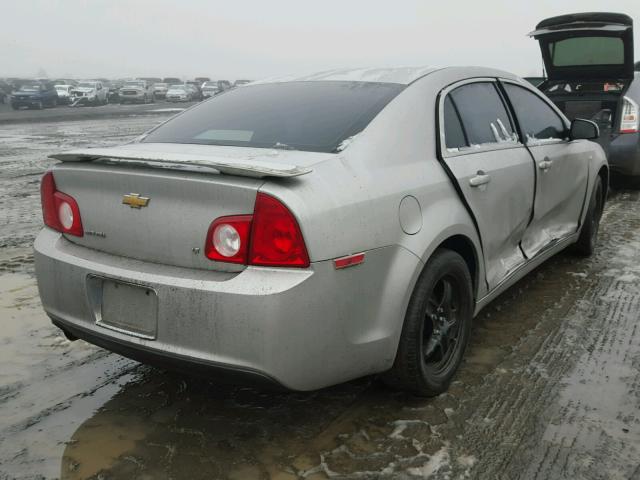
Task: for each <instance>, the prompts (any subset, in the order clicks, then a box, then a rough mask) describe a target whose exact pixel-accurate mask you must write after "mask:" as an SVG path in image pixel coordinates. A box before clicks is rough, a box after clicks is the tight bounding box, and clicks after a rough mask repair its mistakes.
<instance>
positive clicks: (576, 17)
mask: <svg viewBox="0 0 640 480" xmlns="http://www.w3.org/2000/svg"><path fill="white" fill-rule="evenodd" d="M529 36H530V37H533V38H535V39H536V40H538V41H539V42H540V49H541V51H542V58H543V60H544V65H545V69H546V72H547V80H546V81H544V82H543V83H542V84H540V85H539V86H538V88H539V89H540V90H542V91H543V92H544V93H545V95H547V96H548V97H549V98H550V99H551V100H552V101H553V102H554V103H555V104H556V105H557V106H558V107H559V108H560V110H562V111H563V112H564V114H565V115H566V116H567V117H568V118H569V119H570V120H573V119H574V118H586V119H588V120H593V121H594V122H596V123H597V124H598V126H599V127H600V138H599V139H598V140H597V141H598V143H600V145H602V147H603V148H604V150H605V152H606V153H607V156H608V158H609V164H610V166H611V171H612V173H613V174H618V175H624V176H632V177H638V178H640V125H639V121H640V111H639V107H638V105H640V72H637V71H634V63H633V21H632V20H631V18H630V17H629V16H627V15H623V14H620V13H575V14H570V15H561V16H559V17H553V18H547V19H546V20H543V21H541V22H540V23H539V24H538V25H537V26H536V29H535V30H534V31H533V32H531V33H530V34H529Z"/></svg>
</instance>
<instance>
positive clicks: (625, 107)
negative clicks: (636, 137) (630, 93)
mask: <svg viewBox="0 0 640 480" xmlns="http://www.w3.org/2000/svg"><path fill="white" fill-rule="evenodd" d="M639 114H640V112H639V111H638V104H637V103H636V102H634V101H633V100H631V99H630V98H629V97H623V99H622V119H621V121H620V133H638V131H639V130H640V127H639V125H638V122H639V120H640V116H639Z"/></svg>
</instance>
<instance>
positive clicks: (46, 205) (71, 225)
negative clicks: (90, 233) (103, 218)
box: [40, 172, 84, 237]
mask: <svg viewBox="0 0 640 480" xmlns="http://www.w3.org/2000/svg"><path fill="white" fill-rule="evenodd" d="M40 198H41V201H42V218H43V220H44V224H45V225H47V226H48V227H50V228H53V229H54V230H57V231H59V232H62V233H68V234H69V235H75V236H76V237H82V236H83V235H84V229H83V228H82V220H81V218H80V208H79V207H78V202H76V201H75V200H74V199H73V197H71V196H69V195H67V194H66V193H62V192H59V191H58V190H57V189H56V182H55V180H54V179H53V173H51V172H47V173H45V174H44V176H43V177H42V183H41V184H40Z"/></svg>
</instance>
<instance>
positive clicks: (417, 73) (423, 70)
mask: <svg viewBox="0 0 640 480" xmlns="http://www.w3.org/2000/svg"><path fill="white" fill-rule="evenodd" d="M439 70H450V71H451V73H458V74H460V75H461V76H464V75H468V76H469V77H478V76H486V77H503V78H513V77H515V76H514V75H513V74H511V73H508V72H504V71H502V70H496V69H493V68H485V67H446V68H438V67H426V66H423V67H392V68H355V69H341V70H328V71H324V72H319V73H312V74H309V75H299V76H297V75H288V76H282V77H272V78H266V79H263V80H258V81H255V82H252V85H256V84H261V83H282V82H318V81H349V82H375V83H398V84H402V85H409V84H410V83H413V82H415V81H416V80H418V79H420V78H422V77H424V76H426V75H429V74H430V73H433V72H436V71H439Z"/></svg>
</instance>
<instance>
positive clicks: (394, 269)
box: [35, 228, 419, 390]
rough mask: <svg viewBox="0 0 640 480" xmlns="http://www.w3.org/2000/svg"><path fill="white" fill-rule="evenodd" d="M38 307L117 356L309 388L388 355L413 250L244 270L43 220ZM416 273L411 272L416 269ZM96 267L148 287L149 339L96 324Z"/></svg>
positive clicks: (386, 364) (380, 367)
mask: <svg viewBox="0 0 640 480" xmlns="http://www.w3.org/2000/svg"><path fill="white" fill-rule="evenodd" d="M35 262H36V273H37V280H38V288H39V291H40V296H41V299H42V305H43V307H44V309H45V311H46V312H47V314H48V315H49V316H50V317H51V318H52V319H53V320H54V323H56V324H57V325H59V326H60V327H62V328H63V329H64V330H67V331H68V332H69V333H71V334H72V335H75V336H77V337H79V338H84V339H86V340H87V341H89V342H91V343H95V344H96V345H99V346H102V347H104V348H107V349H109V350H113V351H115V352H118V353H122V354H123V355H126V356H129V357H132V358H135V359H138V360H142V361H147V362H150V363H161V364H163V365H167V366H170V367H171V368H175V366H183V367H186V368H188V369H189V371H191V370H192V368H197V369H200V370H204V371H207V370H208V371H210V372H213V376H214V377H215V376H217V375H219V372H229V371H230V372H232V373H234V374H238V373H240V374H241V376H249V377H252V378H259V379H261V381H264V380H265V379H266V380H267V381H269V382H273V383H278V384H281V385H283V386H284V387H286V388H289V389H293V390H314V389H318V388H322V387H325V386H329V385H333V384H336V383H340V382H344V381H347V380H350V379H353V378H357V377H360V376H364V375H368V374H372V373H377V372H381V371H384V370H387V369H388V368H390V367H391V365H392V364H393V360H394V358H395V352H396V348H397V342H398V338H399V335H400V330H401V328H402V321H403V318H404V312H405V310H406V304H407V302H408V294H407V289H408V290H409V291H410V287H411V285H412V283H413V280H414V279H413V277H412V276H411V273H412V272H418V271H419V268H418V264H419V259H418V258H417V257H415V256H414V255H413V254H411V253H409V252H408V251H406V250H404V249H402V248H400V247H385V248H380V249H376V250H372V251H369V252H367V257H366V261H365V263H364V264H362V265H359V266H357V267H353V268H348V269H344V270H335V269H334V267H333V262H331V261H326V262H317V263H314V264H312V266H311V268H309V269H304V270H303V269H272V268H257V267H249V268H247V269H245V270H244V271H242V272H241V273H226V272H214V271H205V270H195V269H185V268H178V267H170V266H165V265H158V264H152V263H147V262H141V261H135V260H130V259H126V258H123V257H117V256H114V255H109V254H105V253H101V252H98V251H96V250H91V249H88V248H85V247H80V246H77V245H75V244H73V243H71V242H70V241H68V240H66V239H65V238H64V237H63V236H62V235H60V234H59V233H57V232H54V231H52V230H50V229H47V228H45V229H43V230H42V231H41V232H40V234H39V235H38V237H37V239H36V242H35ZM416 275H417V273H416ZM95 276H100V277H103V278H108V279H112V280H116V281H122V282H128V283H134V284H139V285H143V286H145V287H148V288H150V289H153V290H154V291H155V292H156V293H157V298H158V308H157V331H156V334H155V338H154V339H147V338H140V337H138V336H135V335H133V334H131V335H130V334H127V333H124V332H122V331H115V330H113V329H110V328H105V327H104V326H101V325H100V324H98V323H97V322H98V318H97V313H96V311H97V310H99V307H96V304H95V302H96V300H95V299H97V298H98V299H99V298H101V295H102V292H97V291H95V285H96V284H99V282H95V281H91V279H92V278H95Z"/></svg>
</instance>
